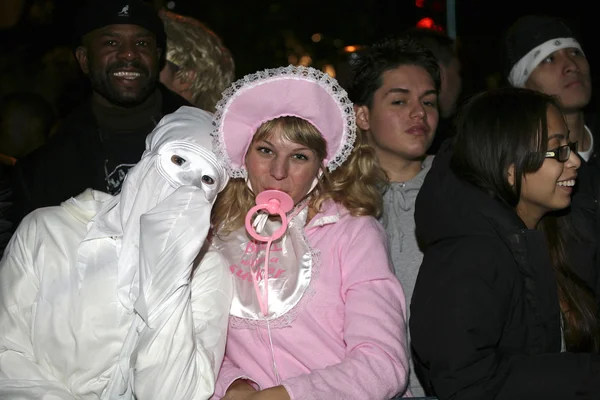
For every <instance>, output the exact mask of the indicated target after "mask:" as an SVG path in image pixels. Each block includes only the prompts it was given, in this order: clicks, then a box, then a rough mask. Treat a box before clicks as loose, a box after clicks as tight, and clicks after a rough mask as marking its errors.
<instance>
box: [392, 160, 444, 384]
mask: <svg viewBox="0 0 600 400" xmlns="http://www.w3.org/2000/svg"><path fill="white" fill-rule="evenodd" d="M433 158H434V156H428V157H427V158H426V159H425V160H424V161H423V169H422V170H421V171H420V172H419V173H418V174H417V175H416V176H415V177H414V178H412V179H411V180H409V181H407V182H393V183H391V184H390V185H389V186H388V187H386V190H385V192H384V194H383V215H382V216H381V219H380V221H381V223H382V224H383V227H384V228H385V231H386V233H387V237H388V242H389V249H390V258H391V259H392V263H393V265H394V271H395V273H396V276H397V277H398V279H400V282H401V283H402V288H403V289H404V294H405V296H406V314H407V315H406V317H407V319H406V321H407V325H408V319H409V318H410V299H411V298H412V294H413V290H414V288H415V282H416V280H417V274H418V273H419V267H420V266H421V261H422V260H423V253H422V252H421V250H420V249H419V246H418V245H417V237H416V235H415V218H414V216H415V202H416V200H417V195H418V194H419V190H420V189H421V186H422V185H423V181H424V180H425V176H427V173H428V172H429V170H430V169H431V163H432V162H433ZM409 339H410V336H409ZM409 344H410V343H409ZM409 348H410V347H409ZM409 379H410V381H409V388H410V391H411V392H412V394H413V396H424V395H425V394H424V391H423V388H422V387H421V385H420V384H419V381H418V380H417V377H416V376H415V373H414V367H413V362H412V357H411V360H410V378H409Z"/></svg>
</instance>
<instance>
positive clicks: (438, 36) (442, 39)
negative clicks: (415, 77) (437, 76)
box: [404, 28, 457, 66]
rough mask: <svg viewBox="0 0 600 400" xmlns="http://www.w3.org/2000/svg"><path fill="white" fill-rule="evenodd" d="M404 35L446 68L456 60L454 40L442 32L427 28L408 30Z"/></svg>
mask: <svg viewBox="0 0 600 400" xmlns="http://www.w3.org/2000/svg"><path fill="white" fill-rule="evenodd" d="M404 35H406V36H410V37H411V38H413V39H415V40H416V41H417V42H419V43H421V44H422V45H423V46H425V47H426V48H427V50H429V51H431V53H432V54H433V55H434V57H435V58H436V59H437V61H438V62H439V63H440V64H443V65H446V66H447V65H448V64H450V62H451V61H452V60H453V59H455V58H457V54H456V47H455V43H454V40H452V39H451V38H450V37H449V36H448V35H446V34H445V33H443V32H440V31H436V30H434V29H427V28H410V29H407V30H406V31H404Z"/></svg>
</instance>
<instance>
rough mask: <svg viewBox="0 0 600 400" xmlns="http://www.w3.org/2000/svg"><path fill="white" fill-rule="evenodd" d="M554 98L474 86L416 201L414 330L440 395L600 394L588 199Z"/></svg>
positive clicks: (420, 359)
mask: <svg viewBox="0 0 600 400" xmlns="http://www.w3.org/2000/svg"><path fill="white" fill-rule="evenodd" d="M576 149H577V144H576V143H571V142H570V141H569V131H568V129H567V125H566V123H565V120H564V118H563V116H562V114H561V113H560V111H559V108H558V106H557V103H556V100H555V99H554V98H552V97H549V96H547V95H544V94H541V93H538V92H534V91H531V90H527V89H516V88H509V89H503V90H497V91H491V92H486V93H483V94H480V95H478V96H475V97H474V98H473V99H471V101H469V102H468V103H467V104H466V105H465V107H464V108H463V110H462V112H461V114H460V116H459V118H458V120H457V136H456V138H455V140H454V142H453V143H447V144H446V145H445V147H444V148H443V149H442V150H441V151H440V152H439V153H438V156H437V157H436V159H435V161H434V163H433V166H432V169H431V171H430V172H429V174H428V175H427V178H426V179H425V183H424V185H423V187H422V189H421V191H420V193H419V196H418V198H417V205H416V214H415V220H416V231H417V237H418V238H419V240H420V241H421V243H422V244H423V246H424V248H425V251H424V254H425V255H424V260H423V264H422V265H421V269H420V272H419V277H418V278H417V283H416V287H415V291H414V295H413V298H412V305H411V319H410V330H411V337H412V345H413V349H414V352H415V365H416V369H417V373H420V374H421V375H422V376H423V378H424V379H423V382H424V383H425V384H426V386H427V388H426V390H427V391H428V392H429V394H433V395H436V396H437V397H438V398H439V399H440V400H443V399H450V398H453V399H457V398H461V399H463V398H464V399H467V398H468V399H492V398H493V399H497V400H502V399H524V398H527V399H561V400H565V399H579V398H600V354H598V353H599V349H600V324H599V315H598V296H597V293H595V291H594V288H596V287H597V270H596V268H595V267H594V257H595V251H594V248H595V246H596V245H595V241H594V240H595V234H594V231H593V230H592V229H593V225H592V215H593V212H592V211H590V210H593V207H589V206H588V204H586V203H585V200H586V199H585V197H584V196H581V203H580V202H579V198H580V197H579V196H573V194H574V191H577V172H578V168H579V167H580V165H581V161H580V159H579V156H578V155H577V153H576Z"/></svg>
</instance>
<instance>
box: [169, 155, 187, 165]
mask: <svg viewBox="0 0 600 400" xmlns="http://www.w3.org/2000/svg"><path fill="white" fill-rule="evenodd" d="M171 162H172V163H173V164H175V165H178V166H180V167H181V166H182V165H183V164H185V158H182V157H179V156H178V155H177V154H173V156H171Z"/></svg>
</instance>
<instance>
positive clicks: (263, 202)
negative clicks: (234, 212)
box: [246, 190, 294, 242]
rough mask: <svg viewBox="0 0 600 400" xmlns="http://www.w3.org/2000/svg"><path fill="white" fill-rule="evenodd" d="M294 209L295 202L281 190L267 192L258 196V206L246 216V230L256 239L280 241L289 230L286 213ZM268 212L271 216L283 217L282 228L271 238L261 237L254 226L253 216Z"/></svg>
mask: <svg viewBox="0 0 600 400" xmlns="http://www.w3.org/2000/svg"><path fill="white" fill-rule="evenodd" d="M293 207H294V200H292V198H291V197H290V196H289V195H288V194H287V193H285V192H282V191H280V190H265V191H263V192H260V193H259V194H258V196H256V205H255V206H254V207H252V208H251V209H250V211H248V214H246V230H247V231H248V233H249V234H250V236H252V237H253V238H254V239H256V240H259V241H261V242H268V241H273V240H277V239H279V238H280V237H281V236H282V235H283V234H284V233H285V230H286V229H287V217H286V213H287V212H289V211H290V210H291V209H292V208H293ZM260 210H266V211H267V212H268V213H269V214H278V215H279V217H281V228H279V229H278V230H277V231H275V232H274V233H273V235H271V236H261V235H259V234H258V232H256V230H255V229H254V227H253V226H252V216H253V215H254V214H256V212H257V211H260Z"/></svg>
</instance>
